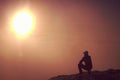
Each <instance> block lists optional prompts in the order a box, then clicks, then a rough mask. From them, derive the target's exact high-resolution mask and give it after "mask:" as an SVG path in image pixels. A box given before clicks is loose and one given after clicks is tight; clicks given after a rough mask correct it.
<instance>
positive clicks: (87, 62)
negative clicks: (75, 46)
mask: <svg viewBox="0 0 120 80" xmlns="http://www.w3.org/2000/svg"><path fill="white" fill-rule="evenodd" d="M83 53H84V57H83V58H82V59H81V60H80V62H79V64H78V68H79V73H80V74H82V69H84V70H87V72H88V74H90V73H91V69H92V61H91V57H90V56H89V55H88V51H85V52H83Z"/></svg>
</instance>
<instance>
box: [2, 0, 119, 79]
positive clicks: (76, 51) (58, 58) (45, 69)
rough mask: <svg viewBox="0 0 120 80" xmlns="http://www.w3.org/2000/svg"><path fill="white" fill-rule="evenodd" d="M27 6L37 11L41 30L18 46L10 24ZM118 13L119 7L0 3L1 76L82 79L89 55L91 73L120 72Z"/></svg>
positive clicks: (110, 4) (77, 0) (10, 0)
mask: <svg viewBox="0 0 120 80" xmlns="http://www.w3.org/2000/svg"><path fill="white" fill-rule="evenodd" d="M24 6H29V8H30V9H31V11H33V13H34V14H35V16H36V17H37V22H36V23H37V25H36V30H35V32H34V33H33V34H32V35H30V36H29V38H26V39H24V40H21V41H18V39H16V38H15V37H14V36H13V35H12V33H11V32H10V31H9V19H10V18H11V15H12V14H14V12H15V11H16V10H18V9H21V8H23V7H24ZM119 9H120V6H119V2H115V1H112V2H110V1H106V2H105V1H101V0H99V1H91V2H90V1H80V0H71V1H68V0H66V1H64V0H59V1H57V0H56V1H44V2H43V1H38V0H36V1H35V0H31V1H29V0H26V1H25V0H18V1H16V0H8V1H7V0H5V1H4V0H0V44H1V46H0V69H1V70H0V71H1V72H0V75H1V76H2V77H3V78H4V79H8V78H9V79H10V78H11V79H12V78H13V77H16V79H17V78H20V77H21V78H23V77H24V78H25V80H26V79H27V78H28V80H30V79H42V80H43V79H47V78H49V77H51V76H55V75H59V74H74V73H78V68H77V64H78V62H79V60H80V59H81V58H82V56H83V54H82V53H83V52H84V51H85V50H88V51H89V54H90V55H91V57H92V61H93V65H94V67H93V70H104V69H109V68H115V69H116V68H120V63H119V61H120V58H119V57H120V36H119V34H120V10H119ZM21 53H22V54H23V55H21ZM6 76H7V77H6ZM5 77H6V78H5ZM17 80H18V79H17Z"/></svg>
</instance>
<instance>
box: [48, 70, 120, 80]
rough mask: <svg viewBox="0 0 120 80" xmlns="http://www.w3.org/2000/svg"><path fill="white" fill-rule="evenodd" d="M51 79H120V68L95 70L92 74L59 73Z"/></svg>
mask: <svg viewBox="0 0 120 80" xmlns="http://www.w3.org/2000/svg"><path fill="white" fill-rule="evenodd" d="M49 80H120V70H114V69H109V70H107V71H93V72H92V73H91V74H88V73H86V72H85V73H83V74H72V75H59V76H56V77H52V78H50V79H49Z"/></svg>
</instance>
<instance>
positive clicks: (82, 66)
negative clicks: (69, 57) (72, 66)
mask: <svg viewBox="0 0 120 80" xmlns="http://www.w3.org/2000/svg"><path fill="white" fill-rule="evenodd" d="M84 67H85V66H84V65H83V64H78V69H79V73H80V74H82V73H83V72H82V68H83V69H84Z"/></svg>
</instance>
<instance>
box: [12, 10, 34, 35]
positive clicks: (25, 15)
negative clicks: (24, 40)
mask: <svg viewBox="0 0 120 80" xmlns="http://www.w3.org/2000/svg"><path fill="white" fill-rule="evenodd" d="M34 24H35V19H34V16H33V14H32V13H31V12H30V11H29V10H27V9H24V10H22V11H18V12H17V13H16V14H15V15H14V17H13V20H12V26H13V30H14V32H15V34H16V35H17V36H20V37H25V36H27V35H28V34H29V33H31V32H33V29H34V27H35V25H34Z"/></svg>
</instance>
